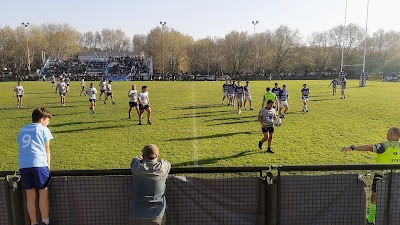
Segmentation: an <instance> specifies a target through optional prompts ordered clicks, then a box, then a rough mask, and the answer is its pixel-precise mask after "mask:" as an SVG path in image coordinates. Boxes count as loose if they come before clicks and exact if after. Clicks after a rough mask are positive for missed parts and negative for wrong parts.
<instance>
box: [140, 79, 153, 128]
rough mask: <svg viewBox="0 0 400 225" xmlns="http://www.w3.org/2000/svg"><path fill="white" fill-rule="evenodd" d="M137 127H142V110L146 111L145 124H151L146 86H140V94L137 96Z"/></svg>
mask: <svg viewBox="0 0 400 225" xmlns="http://www.w3.org/2000/svg"><path fill="white" fill-rule="evenodd" d="M138 101H139V125H142V118H143V112H144V110H146V111H147V124H151V120H150V119H151V108H150V98H149V92H147V86H142V92H140V94H139V98H138Z"/></svg>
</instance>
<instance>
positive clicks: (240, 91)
mask: <svg viewBox="0 0 400 225" xmlns="http://www.w3.org/2000/svg"><path fill="white" fill-rule="evenodd" d="M243 94H244V88H243V86H242V85H241V84H240V81H238V82H237V86H236V87H235V98H236V101H237V109H238V114H240V113H241V112H242V102H243Z"/></svg>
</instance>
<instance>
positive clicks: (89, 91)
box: [86, 83, 97, 113]
mask: <svg viewBox="0 0 400 225" xmlns="http://www.w3.org/2000/svg"><path fill="white" fill-rule="evenodd" d="M86 94H88V95H89V102H90V112H92V113H94V107H95V106H96V94H97V89H96V88H95V87H93V83H90V88H88V89H87V90H86Z"/></svg>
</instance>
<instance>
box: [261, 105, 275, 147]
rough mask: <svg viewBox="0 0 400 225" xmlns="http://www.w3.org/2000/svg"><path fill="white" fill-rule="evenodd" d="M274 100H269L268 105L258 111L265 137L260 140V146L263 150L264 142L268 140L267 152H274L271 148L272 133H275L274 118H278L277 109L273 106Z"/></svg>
mask: <svg viewBox="0 0 400 225" xmlns="http://www.w3.org/2000/svg"><path fill="white" fill-rule="evenodd" d="M273 105H274V100H268V101H267V105H266V106H265V107H263V108H262V109H261V110H260V112H259V113H258V122H260V123H261V127H262V128H261V131H262V132H263V138H262V139H261V140H260V141H259V142H258V148H259V149H260V150H262V145H263V143H264V142H266V141H268V148H267V151H266V152H267V153H274V152H273V151H272V149H271V145H272V135H273V133H274V122H273V121H274V120H275V119H276V110H275V109H274V108H273V107H272V106H273Z"/></svg>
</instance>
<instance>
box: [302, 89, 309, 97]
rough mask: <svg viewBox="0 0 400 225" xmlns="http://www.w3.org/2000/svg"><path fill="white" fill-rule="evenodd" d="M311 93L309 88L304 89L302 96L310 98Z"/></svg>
mask: <svg viewBox="0 0 400 225" xmlns="http://www.w3.org/2000/svg"><path fill="white" fill-rule="evenodd" d="M309 93H310V89H309V88H303V89H301V94H302V95H303V96H308V94H309Z"/></svg>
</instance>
